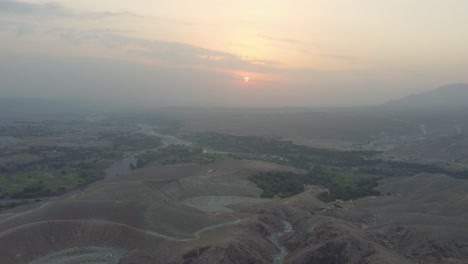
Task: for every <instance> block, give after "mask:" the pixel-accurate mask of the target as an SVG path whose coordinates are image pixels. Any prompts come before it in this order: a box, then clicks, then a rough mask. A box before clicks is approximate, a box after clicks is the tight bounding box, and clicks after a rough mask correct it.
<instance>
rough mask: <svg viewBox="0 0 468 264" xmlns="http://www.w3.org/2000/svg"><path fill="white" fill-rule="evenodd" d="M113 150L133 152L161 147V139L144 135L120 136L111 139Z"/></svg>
mask: <svg viewBox="0 0 468 264" xmlns="http://www.w3.org/2000/svg"><path fill="white" fill-rule="evenodd" d="M111 141H112V147H113V149H114V150H120V151H135V150H142V149H151V148H156V147H159V146H161V138H160V137H156V136H148V135H144V134H132V135H120V136H115V137H113V138H112V140H111Z"/></svg>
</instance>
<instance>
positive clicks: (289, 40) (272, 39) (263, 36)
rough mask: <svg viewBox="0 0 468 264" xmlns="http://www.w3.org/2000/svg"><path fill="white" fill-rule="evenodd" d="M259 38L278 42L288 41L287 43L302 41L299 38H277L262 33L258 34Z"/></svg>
mask: <svg viewBox="0 0 468 264" xmlns="http://www.w3.org/2000/svg"><path fill="white" fill-rule="evenodd" d="M257 38H261V39H266V40H271V41H277V42H286V43H290V44H299V43H301V41H299V40H297V39H291V38H276V37H271V36H267V35H262V34H257Z"/></svg>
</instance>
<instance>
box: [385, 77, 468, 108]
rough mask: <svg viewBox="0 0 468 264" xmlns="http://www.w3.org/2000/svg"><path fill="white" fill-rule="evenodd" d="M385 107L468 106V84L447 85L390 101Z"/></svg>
mask: <svg viewBox="0 0 468 264" xmlns="http://www.w3.org/2000/svg"><path fill="white" fill-rule="evenodd" d="M384 107H386V108H396V109H421V110H426V109H427V110H430V109H434V110H440V109H447V110H450V109H460V108H468V84H464V83H457V84H449V85H445V86H442V87H440V88H438V89H435V90H431V91H427V92H423V93H420V94H413V95H409V96H407V97H404V98H402V99H397V100H392V101H389V102H387V103H385V104H384Z"/></svg>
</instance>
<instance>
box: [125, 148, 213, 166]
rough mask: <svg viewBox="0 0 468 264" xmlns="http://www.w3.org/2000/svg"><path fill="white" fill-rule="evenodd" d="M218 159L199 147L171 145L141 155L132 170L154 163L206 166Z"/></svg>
mask: <svg viewBox="0 0 468 264" xmlns="http://www.w3.org/2000/svg"><path fill="white" fill-rule="evenodd" d="M218 157H219V156H218V155H215V154H209V153H203V149H202V148H198V147H190V146H184V145H169V146H167V147H166V148H162V149H158V150H157V151H148V152H146V153H144V154H141V155H139V156H138V157H137V162H136V164H131V165H130V166H131V168H132V169H138V168H142V167H144V166H146V165H148V164H149V163H152V162H155V163H159V164H163V165H167V164H178V163H201V164H206V163H210V162H213V161H215V160H216V159H217V158H218Z"/></svg>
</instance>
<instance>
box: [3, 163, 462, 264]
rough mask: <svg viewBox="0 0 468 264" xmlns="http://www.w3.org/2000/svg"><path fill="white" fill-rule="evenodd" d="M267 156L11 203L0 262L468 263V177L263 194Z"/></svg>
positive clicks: (146, 172)
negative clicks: (322, 197)
mask: <svg viewBox="0 0 468 264" xmlns="http://www.w3.org/2000/svg"><path fill="white" fill-rule="evenodd" d="M258 171H295V172H298V173H300V171H297V170H296V169H293V168H289V167H284V166H280V165H277V164H273V163H268V162H263V161H247V160H224V161H218V162H215V163H212V164H208V165H198V164H197V165H195V164H185V165H170V166H160V165H157V166H156V165H155V166H149V167H146V168H144V169H141V170H138V171H136V172H133V173H131V174H127V175H123V176H120V177H116V178H113V179H110V180H106V181H101V182H98V183H95V184H93V185H91V186H89V187H88V188H87V189H86V190H85V191H83V192H81V193H79V194H73V195H69V196H67V197H65V198H60V199H57V200H51V201H48V202H46V203H42V204H38V205H35V206H29V207H18V208H16V209H13V210H9V211H6V212H4V213H3V214H1V215H0V263H4V264H10V263H11V264H13V263H15V264H21V263H24V264H44V263H48V264H56V263H93V264H94V263H115V264H117V263H118V264H130V263H135V264H136V263H141V264H145V263H148V264H149V263H151V264H155V263H174V264H176V263H180V264H182V263H186V264H188V263H193V264H195V263H298V264H299V263H330V264H332V263H356V264H357V263H460V264H461V263H468V209H467V208H468V207H466V205H467V204H468V200H467V198H466V193H467V192H468V184H467V183H466V181H461V180H455V179H452V178H449V177H446V176H443V175H428V174H420V175H416V176H414V177H410V178H394V179H387V180H385V181H382V182H381V184H380V186H379V187H378V188H379V190H381V191H382V192H383V193H385V194H386V195H384V196H381V197H369V198H364V199H359V200H356V201H353V202H339V201H338V202H335V203H330V204H325V203H323V202H321V201H319V200H318V199H317V198H316V197H315V195H316V194H317V193H318V192H321V191H323V189H321V188H320V187H316V186H308V187H307V188H306V191H305V192H303V193H301V194H299V195H296V196H293V197H289V198H285V199H259V198H258V197H259V194H260V193H261V190H260V189H258V188H257V187H256V186H255V184H254V183H252V182H250V181H248V180H247V177H248V176H249V175H251V174H252V173H255V172H258Z"/></svg>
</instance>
